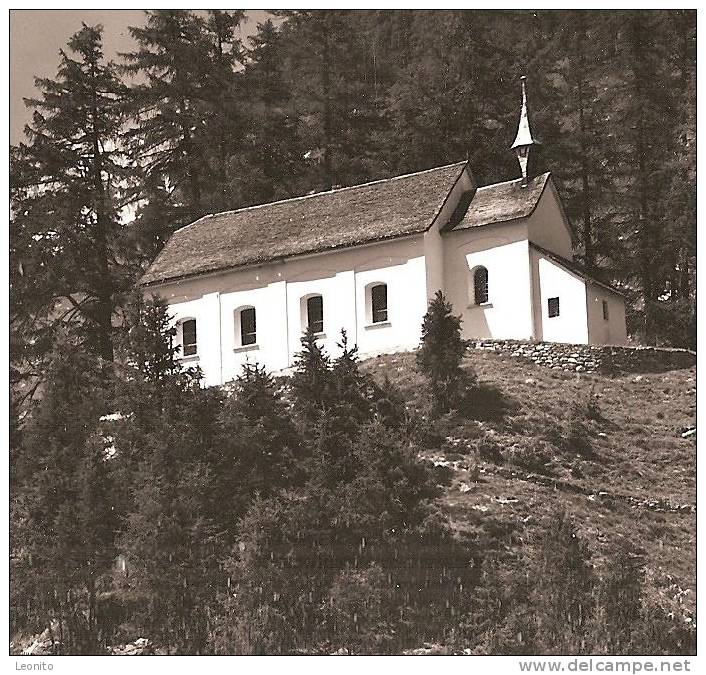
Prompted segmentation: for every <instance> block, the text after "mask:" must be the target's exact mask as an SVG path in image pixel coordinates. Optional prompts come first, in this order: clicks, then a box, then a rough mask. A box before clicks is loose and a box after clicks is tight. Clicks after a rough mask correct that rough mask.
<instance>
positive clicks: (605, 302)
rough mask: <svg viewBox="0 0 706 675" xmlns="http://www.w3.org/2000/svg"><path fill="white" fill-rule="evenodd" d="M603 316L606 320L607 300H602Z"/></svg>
mask: <svg viewBox="0 0 706 675" xmlns="http://www.w3.org/2000/svg"><path fill="white" fill-rule="evenodd" d="M603 318H604V319H605V320H606V321H608V301H607V300H604V301H603Z"/></svg>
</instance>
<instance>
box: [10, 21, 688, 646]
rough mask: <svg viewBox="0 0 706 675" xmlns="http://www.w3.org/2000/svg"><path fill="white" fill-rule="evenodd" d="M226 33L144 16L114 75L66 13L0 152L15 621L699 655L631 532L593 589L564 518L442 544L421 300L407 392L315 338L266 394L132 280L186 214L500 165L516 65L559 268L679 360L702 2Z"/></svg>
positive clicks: (265, 639) (470, 386) (88, 629)
mask: <svg viewBox="0 0 706 675" xmlns="http://www.w3.org/2000/svg"><path fill="white" fill-rule="evenodd" d="M242 21H243V16H242V13H240V12H221V11H212V12H207V13H193V12H188V11H154V12H149V13H148V14H147V17H146V21H145V24H144V25H143V26H141V27H139V28H133V29H131V32H132V35H133V38H134V48H133V50H132V51H131V52H130V53H128V54H124V55H121V56H120V58H119V62H118V63H111V62H107V61H106V60H105V58H104V56H103V53H102V46H101V40H102V36H101V29H100V28H99V27H88V26H84V27H83V28H81V29H80V30H79V31H78V32H77V33H76V35H75V36H74V37H73V38H72V39H71V41H70V42H69V44H68V45H67V48H66V50H65V51H62V53H61V56H60V64H59V69H58V72H57V76H56V78H54V79H53V80H41V81H38V83H37V84H38V95H37V99H36V100H32V101H28V105H30V106H31V107H32V108H33V110H34V114H33V117H32V121H31V123H30V124H29V125H28V127H27V129H26V140H25V141H24V142H23V143H21V144H20V145H19V146H17V147H13V148H11V213H12V219H11V228H10V246H11V265H10V293H11V315H10V337H11V394H12V395H11V415H10V420H11V450H10V452H11V493H12V500H11V519H12V521H11V532H12V542H11V550H12V584H11V606H12V622H13V631H16V632H19V633H22V634H32V633H34V632H39V631H41V630H44V629H45V628H46V627H47V626H48V627H49V629H50V632H51V635H52V638H53V639H54V641H55V643H56V649H57V650H58V651H61V652H62V653H84V654H85V653H104V651H105V649H106V646H107V645H112V644H117V643H119V642H121V641H123V642H124V641H127V640H130V639H134V638H135V637H137V636H138V635H139V636H142V635H144V636H146V637H149V638H150V639H151V640H153V641H154V642H155V643H156V644H159V645H161V646H163V647H164V648H165V649H167V650H169V651H171V652H176V653H268V654H271V653H298V652H305V653H330V652H335V651H338V650H343V651H344V652H354V653H398V652H400V651H401V650H403V649H406V648H413V647H417V646H420V645H421V644H422V643H423V642H425V641H430V642H434V641H436V642H442V643H444V644H449V645H456V646H459V648H470V649H472V650H475V651H477V652H479V653H548V652H557V651H561V650H562V649H569V648H572V649H573V648H575V649H579V650H580V651H583V652H584V653H589V652H591V651H595V650H601V649H609V650H610V651H611V653H618V652H620V653H640V651H641V650H642V651H648V652H652V651H654V649H659V650H661V651H664V652H665V653H676V652H679V651H684V650H688V649H690V647H689V646H688V645H689V643H688V640H689V639H690V638H689V636H688V635H686V636H684V635H674V631H673V630H672V629H671V628H669V629H668V627H667V625H666V624H662V623H660V622H661V621H664V619H663V617H661V615H659V614H658V613H656V612H654V611H653V608H650V607H649V606H646V605H645V603H644V602H643V601H642V596H641V587H642V583H643V578H642V577H643V567H642V563H641V558H640V554H639V552H635V551H633V550H632V549H630V548H629V547H628V546H627V545H626V546H625V547H624V548H625V550H622V549H621V551H620V552H616V558H615V560H616V562H615V565H613V566H611V567H610V568H609V569H605V570H603V572H602V573H601V574H597V573H596V572H595V570H594V569H593V568H592V567H591V566H590V565H589V564H588V559H589V557H590V552H589V551H588V550H587V549H586V548H585V546H582V545H581V544H580V542H578V541H577V540H576V537H575V536H574V532H573V531H572V529H571V524H570V522H569V521H568V520H567V519H565V518H563V517H562V516H557V518H558V519H559V521H558V522H557V523H555V524H554V525H552V526H551V527H549V528H548V529H547V532H548V533H549V534H548V535H547V537H548V540H547V542H545V543H541V542H537V550H538V551H540V552H541V554H539V553H538V555H537V557H536V559H532V560H527V561H524V563H523V566H524V570H525V571H526V572H527V576H525V574H524V572H523V573H522V574H517V573H516V571H515V570H513V569H511V568H508V567H507V565H505V564H504V561H503V559H502V556H498V555H496V553H497V551H498V550H499V548H498V543H497V541H495V540H493V537H492V536H491V535H490V534H488V530H482V528H481V529H479V531H478V532H472V533H466V534H464V535H460V534H459V533H457V532H452V531H451V528H450V526H449V524H448V521H447V520H446V517H445V516H444V514H443V513H442V512H441V511H440V510H439V507H438V505H437V503H436V501H435V497H436V496H437V495H438V493H439V490H440V489H441V488H440V486H441V485H442V484H443V482H444V480H445V476H444V474H443V472H440V470H438V469H434V468H433V467H431V466H430V465H428V464H425V463H421V462H419V461H418V460H417V449H418V447H419V444H420V442H421V441H420V439H421V437H422V436H424V434H425V433H428V431H429V430H428V429H424V428H421V426H420V425H422V423H424V424H428V425H432V426H433V425H434V424H436V421H435V420H438V419H439V418H441V417H444V416H447V417H448V416H449V415H473V414H475V412H477V409H478V406H479V405H481V402H479V400H476V399H475V398H474V392H478V391H479V390H478V389H477V387H476V386H475V384H476V383H475V380H474V378H473V376H472V374H471V373H469V371H468V370H467V369H463V368H461V365H460V363H461V356H462V354H463V345H462V344H461V342H460V338H459V335H458V321H457V320H456V319H455V318H454V316H453V313H452V310H451V308H450V307H449V306H448V305H447V304H446V302H445V301H444V299H443V297H442V296H439V297H438V298H436V299H435V300H434V303H433V304H432V306H431V308H430V312H429V313H428V315H427V317H426V318H425V323H424V328H423V344H422V348H421V349H420V351H419V358H418V367H419V369H420V371H421V372H423V373H424V374H425V377H427V378H428V383H429V387H428V394H427V392H421V393H420V394H419V395H418V396H417V397H415V398H414V400H406V399H405V397H404V396H403V395H402V394H401V393H400V392H399V391H397V390H396V389H395V388H394V387H393V386H392V385H390V384H389V383H388V382H385V381H382V382H380V381H375V380H373V379H372V378H370V377H368V376H367V375H365V374H364V373H362V372H361V370H360V369H359V367H358V363H357V359H356V353H355V348H354V346H353V345H349V344H347V343H346V339H345V336H342V345H341V346H342V354H341V356H339V357H337V358H332V357H331V356H330V355H328V354H325V353H323V352H322V351H321V350H320V348H319V347H318V345H317V343H316V341H315V340H314V339H313V336H311V335H306V336H304V338H303V339H302V350H301V353H300V355H299V359H298V361H297V365H296V370H295V373H294V375H293V376H292V377H291V378H290V379H289V380H288V381H287V382H282V381H279V380H276V379H273V377H272V376H271V375H269V374H267V373H265V372H264V371H263V370H261V369H259V368H258V367H256V366H252V367H248V368H246V369H245V371H244V372H243V373H242V374H241V376H240V377H239V378H238V380H237V381H236V382H235V383H234V385H233V387H232V389H230V390H221V389H217V388H214V389H207V390H206V389H202V388H201V387H200V386H199V374H198V373H189V372H187V373H185V372H182V371H181V370H180V368H179V364H178V362H177V361H176V359H175V354H174V350H173V348H172V343H171V339H170V329H169V321H168V317H167V316H166V312H165V308H164V306H163V305H161V304H160V303H158V302H151V301H149V302H145V301H143V300H142V299H139V298H133V297H132V294H131V292H130V290H131V288H132V287H133V286H134V284H135V282H136V280H137V279H138V278H139V275H140V273H141V270H142V269H143V268H144V266H145V265H146V264H147V263H148V262H149V261H150V260H151V259H152V258H153V257H154V256H155V255H156V253H157V252H158V251H159V250H160V248H161V246H162V245H163V244H164V242H165V240H166V238H167V237H168V236H169V234H170V233H171V232H172V231H173V230H174V229H176V228H178V227H180V226H183V225H185V224H187V223H189V222H191V221H192V220H194V219H195V218H198V217H200V216H201V215H203V214H205V213H213V212H216V211H219V210H225V209H234V208H238V207H241V206H247V205H252V204H257V203H262V202H266V201H271V200H275V199H280V198H286V197H290V196H295V195H300V194H305V193H307V192H309V191H311V190H321V189H328V188H331V187H334V186H338V185H351V184H355V183H359V182H363V181H365V180H371V179H375V178H380V177H384V176H390V175H394V174H397V173H404V172H409V171H415V170H420V169H425V168H429V167H431V166H435V165H440V164H444V163H449V162H451V161H454V160H458V159H459V158H463V157H465V156H466V155H468V157H469V159H470V162H471V167H472V169H473V171H474V173H475V174H476V176H477V178H478V180H479V182H480V184H483V183H488V182H492V181H496V180H503V179H509V178H514V177H516V176H517V169H516V166H515V160H514V158H513V156H512V154H511V153H510V152H509V151H508V149H507V148H508V146H509V145H510V143H511V141H512V137H513V134H514V131H515V128H516V122H517V121H516V115H517V110H518V105H519V101H518V99H519V89H518V85H517V81H518V78H519V76H520V75H521V74H527V76H528V81H529V87H530V106H531V113H532V115H533V126H534V127H536V129H537V130H539V131H540V132H541V133H542V140H543V142H544V150H545V153H544V157H543V159H542V162H543V164H544V167H549V168H551V170H552V171H553V172H555V175H556V176H557V178H558V179H559V181H560V183H561V185H562V189H563V191H564V192H565V195H564V196H565V197H566V203H567V204H568V207H569V211H570V213H569V216H570V218H571V219H572V222H573V226H574V229H575V233H576V242H575V243H576V251H577V254H578V255H579V256H580V257H581V258H582V259H583V260H584V262H585V264H586V265H587V266H588V267H589V268H591V269H593V271H594V274H596V275H598V276H603V277H604V278H605V279H606V280H613V281H616V282H618V283H621V284H623V285H624V287H625V288H626V289H628V290H629V292H630V293H631V299H632V314H631V321H632V324H631V325H632V332H633V333H634V335H635V336H637V337H638V338H639V339H642V340H644V341H647V342H659V343H665V344H675V345H691V344H692V342H693V339H694V331H693V329H694V311H695V286H694V278H695V211H694V208H695V204H694V197H695V177H694V171H695V58H694V50H695V45H694V42H695V14H694V13H693V12H681V11H674V12H645V11H642V12H584V13H580V12H541V13H538V14H537V15H534V14H532V13H530V12H521V11H518V12H502V13H495V12H446V11H444V12H394V11H357V12H306V11H296V12H281V13H278V14H277V15H276V16H273V20H272V21H268V22H266V23H264V24H262V25H261V26H260V27H259V29H258V31H257V33H256V35H255V36H254V37H253V38H252V39H251V40H250V41H248V42H247V43H243V42H242V40H241V39H240V38H239V37H238V36H239V32H238V30H237V28H238V26H239V25H240V24H241V23H242ZM544 167H540V168H544ZM35 394H40V395H39V396H35ZM474 411H475V412H474ZM488 551H490V552H491V554H488ZM493 552H495V553H493ZM620 561H622V562H620ZM567 565H568V567H567ZM567 570H570V574H571V577H570V578H568V577H567V576H566V575H567V574H568V573H569V572H567ZM621 575H622V576H621ZM540 577H541V579H542V584H543V585H542V587H541V589H538V588H535V587H529V584H528V581H527V580H528V579H533V578H540ZM611 584H612V585H611ZM618 587H619V588H620V589H622V592H623V593H624V594H625V597H624V598H622V599H621V602H620V603H619V604H616V600H615V598H616V594H615V592H613V590H611V589H615V588H618ZM567 589H568V590H567ZM569 592H570V594H571V595H570V596H567V593H569ZM566 597H570V602H566ZM651 612H652V613H651ZM628 614H629V616H627V615H628ZM636 617H641V619H640V620H639V621H638V619H637V618H636ZM628 621H632V624H631V625H635V626H637V625H639V626H640V628H639V629H638V628H636V629H635V630H633V631H632V632H631V631H630V630H627V629H620V630H618V629H616V628H615V627H616V626H624V625H625V623H626V622H628ZM606 635H608V636H609V641H608V642H607V641H606V640H608V638H606V637H605V636H606ZM577 645H578V646H577ZM606 645H609V647H608V646H606Z"/></svg>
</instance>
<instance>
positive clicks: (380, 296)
mask: <svg viewBox="0 0 706 675" xmlns="http://www.w3.org/2000/svg"><path fill="white" fill-rule="evenodd" d="M370 295H371V302H372V309H373V312H372V314H373V323H381V322H383V321H387V284H378V285H377V286H373V287H372V289H371V291H370Z"/></svg>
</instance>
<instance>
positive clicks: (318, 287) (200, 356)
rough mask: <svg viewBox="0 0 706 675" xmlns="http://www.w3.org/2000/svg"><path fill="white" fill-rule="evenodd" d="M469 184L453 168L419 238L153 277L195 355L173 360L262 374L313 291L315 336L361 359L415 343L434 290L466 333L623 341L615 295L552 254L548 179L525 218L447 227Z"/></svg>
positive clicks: (562, 233) (210, 380)
mask: <svg viewBox="0 0 706 675" xmlns="http://www.w3.org/2000/svg"><path fill="white" fill-rule="evenodd" d="M474 188H475V184H474V181H473V177H472V175H471V174H470V172H469V171H468V170H466V171H464V172H463V173H462V175H461V177H460V179H459V180H458V182H456V183H455V184H454V186H453V188H452V189H451V191H450V193H449V194H448V195H447V197H446V199H445V201H444V202H443V204H442V206H441V209H440V211H439V213H438V215H437V217H436V218H435V220H434V223H432V225H431V226H430V227H429V228H428V229H427V231H426V232H423V233H420V234H413V235H408V236H403V237H400V238H397V239H392V240H389V241H383V242H377V243H371V244H367V245H361V246H356V247H351V248H347V249H346V248H344V249H340V250H335V251H329V252H324V253H317V254H312V255H302V256H298V257H290V258H285V259H283V260H279V261H277V262H273V263H268V264H263V265H253V266H247V267H242V268H238V269H233V270H225V271H221V272H215V273H211V274H204V275H202V276H193V277H187V278H183V279H179V280H175V281H169V282H164V283H158V284H154V285H152V286H151V287H150V288H147V289H145V292H146V294H148V295H149V294H150V293H156V294H158V295H160V296H161V297H163V298H164V299H165V300H166V301H167V302H168V304H169V308H170V312H171V313H172V315H173V320H174V322H175V325H176V326H177V339H179V335H180V330H179V327H180V326H181V325H182V324H183V322H184V321H186V320H189V319H195V321H196V326H197V349H196V354H195V355H193V356H186V357H183V359H182V361H183V363H184V365H185V366H195V365H198V366H200V368H201V370H202V371H203V373H204V383H205V384H206V385H217V384H222V383H225V382H228V381H230V380H232V379H234V378H235V377H236V376H237V375H238V374H239V373H240V370H241V368H242V365H243V363H245V362H246V361H249V362H257V363H261V364H264V365H265V366H266V367H267V369H268V370H270V371H273V372H277V371H282V370H286V369H287V368H290V367H291V366H292V365H293V363H294V358H295V355H296V353H297V352H298V351H299V349H300V339H301V335H302V332H303V331H304V329H305V328H306V326H307V320H308V312H307V307H308V304H307V301H308V300H309V298H312V297H314V296H317V295H318V296H321V302H322V305H323V326H322V330H321V331H320V335H319V339H320V342H321V344H322V345H323V346H324V347H325V349H326V350H327V351H328V352H329V353H330V354H334V355H335V354H336V353H337V352H338V347H337V343H338V342H339V341H340V338H341V330H342V329H344V330H345V331H346V333H347V336H348V340H349V344H351V345H353V344H355V345H357V347H358V349H359V353H360V355H361V356H371V355H375V354H380V353H385V352H395V351H405V350H411V349H414V348H416V347H417V346H418V344H419V337H420V329H421V323H422V319H423V316H424V314H425V312H426V308H427V303H428V300H429V298H430V297H431V296H432V295H433V294H434V292H435V291H436V290H438V289H440V290H442V291H443V292H444V293H445V295H446V297H447V299H448V300H449V301H450V302H451V303H452V305H453V308H454V311H455V312H456V313H457V314H460V315H461V317H462V320H463V323H462V331H463V336H464V337H465V338H496V339H534V340H546V341H555V342H568V343H578V344H586V343H593V344H624V343H625V341H626V330H625V307H624V301H623V298H622V296H621V295H619V294H618V293H616V292H615V291H613V290H611V289H609V288H608V287H606V286H603V285H601V284H598V283H595V282H593V281H591V280H589V279H587V278H586V277H585V276H583V275H581V274H580V273H577V272H576V271H571V269H569V267H570V265H568V266H567V265H565V264H562V262H561V260H562V259H566V262H567V263H569V261H570V260H571V234H570V230H569V226H568V223H567V221H566V217H565V215H564V213H563V209H562V207H561V204H560V202H559V198H558V195H557V193H556V189H555V188H554V186H553V184H552V181H551V179H549V180H548V182H547V185H546V187H545V189H544V190H543V192H542V194H541V197H540V198H539V200H538V202H537V204H536V206H535V207H534V209H533V210H532V212H531V214H530V215H528V216H526V217H522V218H516V219H513V220H511V221H507V222H497V223H492V224H489V225H487V226H484V227H470V228H468V229H461V230H453V229H451V230H450V231H446V230H445V229H444V224H445V223H447V222H448V221H449V217H450V216H451V214H452V213H453V212H454V209H456V207H457V205H458V203H459V199H460V198H461V196H462V195H463V194H464V193H466V194H468V193H469V191H473V190H474ZM312 227H316V223H312ZM542 249H546V251H547V252H543V251H542ZM480 267H483V268H485V269H486V270H487V300H485V301H484V302H481V303H480V304H478V303H477V302H476V300H477V298H478V296H477V295H476V289H475V287H474V273H475V271H476V270H478V269H479V268H480ZM382 284H384V285H385V286H386V296H387V304H386V307H385V309H386V312H380V311H378V313H377V314H376V315H375V316H374V315H373V303H372V294H373V291H372V289H373V288H374V287H375V286H379V285H382ZM550 305H551V309H552V311H551V312H550ZM557 305H558V307H557ZM248 308H254V310H255V329H254V335H253V334H252V333H250V334H249V336H247V339H248V340H253V341H254V342H253V343H251V344H243V339H242V334H241V317H242V316H243V315H242V314H241V312H242V311H243V310H244V309H248ZM378 309H379V308H378ZM557 311H558V314H557V315H555V316H550V314H556V313H557Z"/></svg>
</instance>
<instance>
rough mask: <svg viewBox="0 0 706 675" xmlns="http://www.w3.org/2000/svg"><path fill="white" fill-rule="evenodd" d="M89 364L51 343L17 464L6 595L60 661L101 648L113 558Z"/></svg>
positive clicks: (100, 399) (106, 469) (96, 389)
mask: <svg viewBox="0 0 706 675" xmlns="http://www.w3.org/2000/svg"><path fill="white" fill-rule="evenodd" d="M92 361H93V359H92V357H90V356H87V355H85V354H83V353H82V352H81V350H79V349H77V345H76V344H75V343H73V342H72V340H71V336H70V335H65V336H63V338H62V341H61V342H58V343H57V348H56V351H55V352H54V354H53V355H52V359H51V362H50V365H49V371H48V373H47V378H46V384H45V389H44V392H43V396H42V399H41V401H40V402H39V403H38V404H37V405H36V406H35V407H34V409H33V411H32V414H31V418H30V420H29V422H27V424H26V428H25V432H24V434H23V444H22V447H21V449H20V450H21V452H20V453H19V454H16V455H15V457H14V462H15V467H14V475H15V479H16V480H17V484H15V486H14V498H13V501H14V507H15V508H14V509H13V511H14V512H15V513H16V515H17V516H18V518H17V521H16V526H17V529H18V531H17V532H16V533H15V535H16V540H15V541H16V548H15V550H14V551H13V570H14V571H13V586H15V588H16V589H21V592H20V593H19V594H18V595H19V597H20V598H21V600H20V601H21V602H22V603H23V605H24V608H25V609H24V611H25V612H27V614H28V615H29V616H28V617H27V618H28V619H29V620H30V621H31V622H32V623H33V624H34V625H35V626H37V627H39V629H40V630H42V629H44V628H45V627H52V629H53V631H54V639H55V641H56V649H57V650H58V651H59V652H60V653H64V654H68V653H74V654H96V653H101V649H102V648H104V646H105V644H104V643H102V625H101V622H100V616H99V612H98V596H99V594H100V592H101V590H102V589H104V588H108V587H109V578H110V571H111V567H112V564H113V560H114V557H115V548H114V543H113V537H114V532H115V529H116V526H117V523H116V519H115V516H116V514H115V513H114V511H113V509H112V503H111V498H112V495H111V488H110V485H111V482H112V476H111V474H112V467H111V466H110V464H109V462H108V459H107V456H106V454H105V439H104V438H103V436H102V434H101V433H100V431H99V428H98V420H99V417H100V415H101V414H102V413H103V412H104V410H105V401H104V394H105V391H104V390H103V389H102V381H101V380H100V379H99V378H98V377H97V376H96V374H95V373H96V372H97V367H96V364H95V363H93V362H92ZM21 611H22V610H21Z"/></svg>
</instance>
